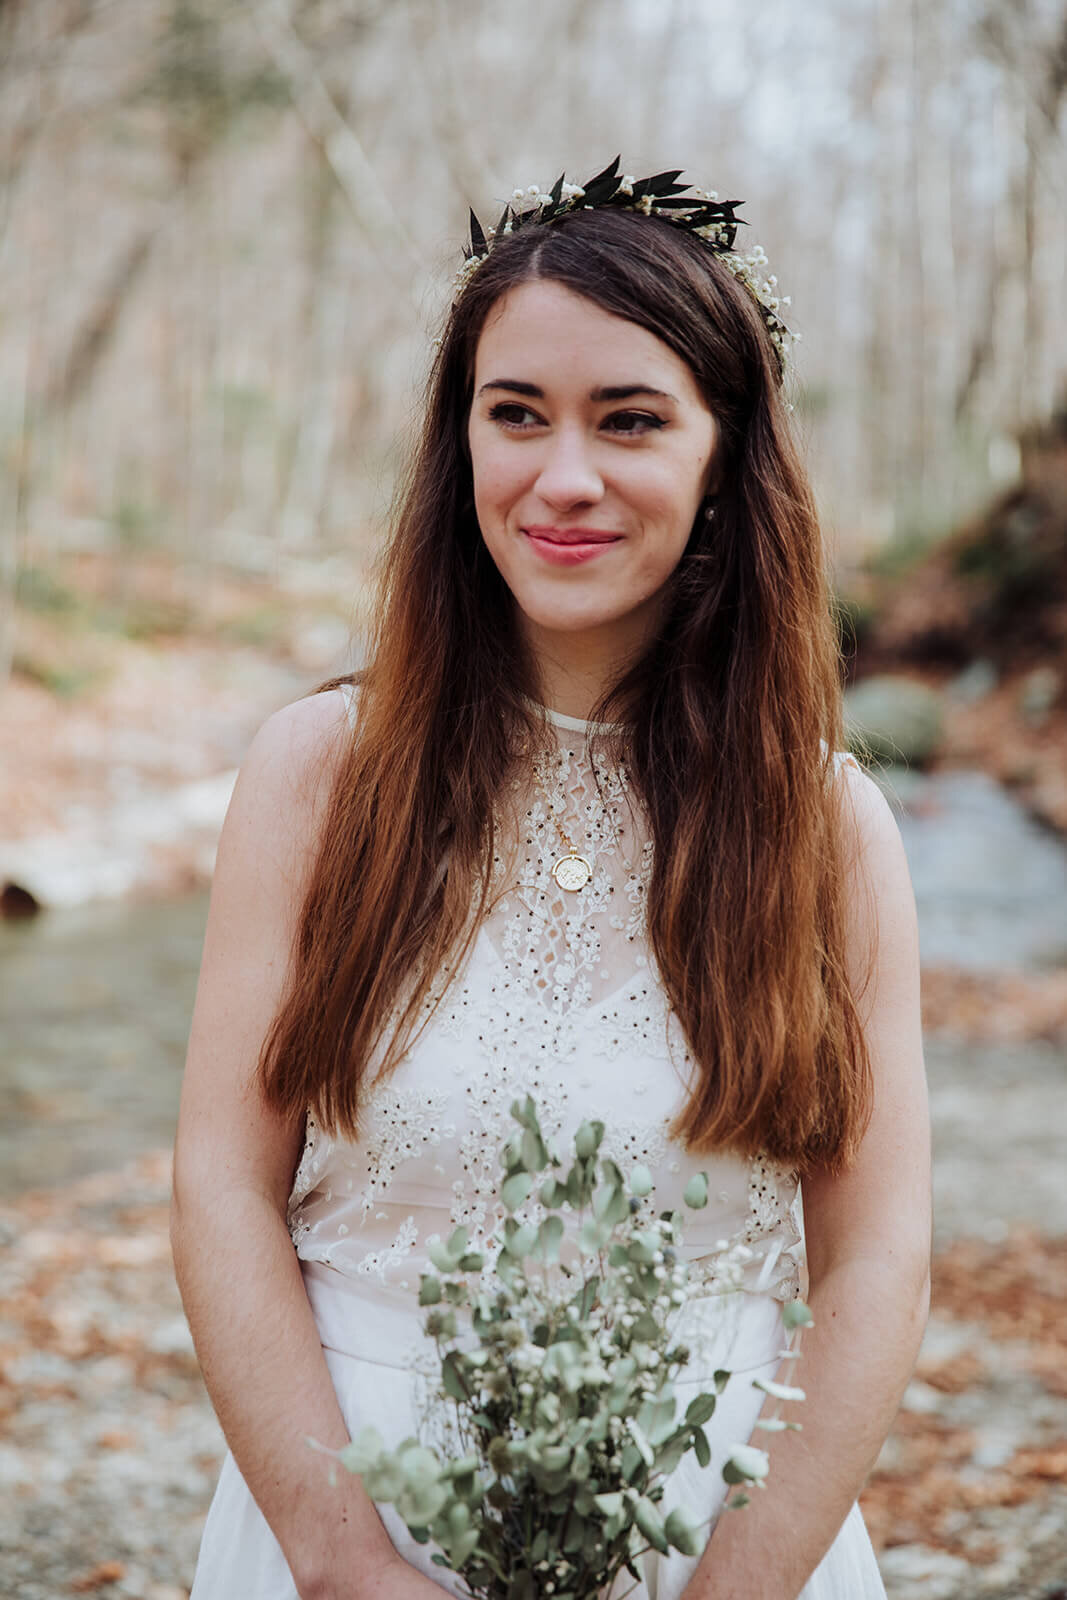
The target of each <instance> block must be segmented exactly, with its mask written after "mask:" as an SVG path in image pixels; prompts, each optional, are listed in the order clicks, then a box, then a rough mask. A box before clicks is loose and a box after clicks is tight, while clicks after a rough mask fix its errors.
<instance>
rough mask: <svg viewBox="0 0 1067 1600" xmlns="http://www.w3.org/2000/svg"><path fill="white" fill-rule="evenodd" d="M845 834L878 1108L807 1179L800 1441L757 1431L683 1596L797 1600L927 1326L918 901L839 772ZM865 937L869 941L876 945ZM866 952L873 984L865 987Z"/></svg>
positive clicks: (882, 833)
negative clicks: (765, 1464)
mask: <svg viewBox="0 0 1067 1600" xmlns="http://www.w3.org/2000/svg"><path fill="white" fill-rule="evenodd" d="M844 770H845V774H846V775H845V776H844V777H843V780H842V785H841V787H842V790H843V799H844V800H845V801H846V802H847V805H848V809H847V810H846V815H847V816H850V817H851V819H852V823H853V826H854V836H855V842H856V858H855V862H854V866H853V869H852V872H851V877H850V887H849V905H850V913H849V916H850V927H849V964H850V976H851V978H852V980H853V984H854V992H856V993H857V996H858V1001H859V1007H860V1013H861V1016H862V1018H863V1025H864V1033H865V1037H866V1039H867V1043H868V1047H869V1049H870V1054H871V1062H872V1066H873V1070H874V1113H873V1117H872V1120H871V1123H870V1126H869V1128H868V1131H867V1133H866V1135H865V1137H864V1140H863V1143H862V1146H861V1148H860V1153H859V1156H858V1159H857V1161H856V1163H855V1165H854V1166H853V1167H852V1169H851V1170H850V1171H849V1172H848V1173H847V1174H845V1175H844V1176H842V1177H838V1178H830V1177H828V1176H826V1175H825V1174H821V1175H820V1174H817V1175H814V1176H811V1177H808V1178H805V1180H804V1185H803V1193H804V1224H805V1235H806V1240H807V1255H808V1271H809V1279H810V1289H809V1293H808V1301H807V1303H808V1305H809V1306H810V1308H811V1312H812V1316H813V1318H814V1327H812V1328H810V1329H808V1330H807V1331H805V1333H804V1335H803V1339H802V1342H801V1355H800V1359H799V1361H797V1362H790V1363H788V1370H785V1371H780V1372H779V1378H780V1379H781V1380H782V1381H783V1382H785V1383H793V1384H796V1385H797V1386H798V1387H800V1388H802V1389H803V1390H804V1392H805V1395H806V1399H805V1400H804V1401H802V1402H799V1403H797V1404H795V1405H789V1404H787V1405H785V1406H784V1407H783V1408H782V1415H783V1417H785V1418H787V1419H789V1420H792V1421H796V1422H799V1423H801V1425H802V1429H803V1431H802V1432H801V1433H793V1432H785V1433H777V1434H773V1433H771V1434H765V1433H764V1434H761V1433H758V1432H757V1434H756V1435H755V1437H754V1442H759V1443H760V1444H761V1445H765V1447H766V1448H767V1451H768V1454H769V1456H770V1461H771V1469H770V1476H769V1479H768V1483H767V1488H766V1491H765V1492H764V1493H759V1492H754V1493H753V1494H752V1496H751V1503H750V1505H749V1506H748V1507H747V1508H746V1509H744V1510H742V1511H732V1510H725V1509H724V1511H723V1513H722V1515H721V1516H720V1518H719V1521H718V1523H717V1525H716V1528H715V1532H714V1535H713V1537H712V1539H711V1541H710V1543H709V1545H708V1547H707V1550H706V1551H705V1554H704V1556H703V1557H702V1558H701V1561H700V1564H699V1565H698V1567H697V1570H696V1572H695V1574H694V1576H693V1578H692V1579H691V1581H690V1584H689V1586H688V1587H687V1589H686V1597H687V1600H728V1597H729V1600H736V1597H737V1596H739V1595H744V1597H745V1600H795V1597H796V1596H797V1595H798V1594H799V1593H800V1591H801V1589H802V1588H803V1586H804V1584H805V1583H806V1582H807V1580H808V1578H809V1577H810V1576H811V1574H812V1572H813V1571H814V1569H815V1568H816V1566H817V1565H818V1563H819V1562H820V1560H821V1559H822V1557H823V1556H824V1555H825V1553H826V1551H827V1550H828V1548H829V1546H830V1545H831V1543H832V1542H833V1539H834V1537H835V1535H836V1534H837V1531H838V1529H839V1528H840V1526H841V1523H842V1521H843V1520H844V1518H845V1516H846V1515H847V1513H848V1511H849V1509H850V1507H851V1505H852V1502H853V1501H854V1500H855V1498H856V1496H857V1495H858V1494H859V1492H860V1490H861V1488H862V1487H863V1484H864V1482H865V1480H866V1478H867V1475H868V1473H869V1472H870V1470H871V1468H872V1467H873V1465H874V1462H875V1460H876V1458H877V1456H878V1452H879V1450H880V1449H881V1446H882V1444H883V1442H884V1440H885V1437H886V1434H887V1433H888V1432H889V1429H890V1427H891V1426H892V1422H893V1418H894V1416H895V1415H896V1411H897V1407H898V1406H899V1404H900V1398H901V1395H902V1394H903V1391H904V1388H905V1386H906V1384H907V1382H908V1379H909V1377H910V1375H911V1372H912V1369H913V1367H914V1364H915V1359H916V1356H917V1355H918V1351H919V1345H920V1342H921V1340H922V1334H923V1329H924V1327H925V1325H926V1317H927V1310H928V1304H929V1270H930V1226H931V1224H930V1133H929V1113H928V1103H927V1092H926V1075H925V1070H924V1066H923V1054H922V1035H921V1028H920V1020H919V955H918V934H917V929H916V921H915V902H914V897H913V895H912V891H911V883H910V880H909V877H908V869H907V863H906V861H905V858H904V850H903V846H902V844H901V841H900V833H899V830H898V828H897V825H896V822H895V821H894V819H893V816H892V813H891V812H890V810H889V807H888V805H887V804H886V802H885V799H884V798H883V796H882V795H881V793H880V791H879V790H878V788H877V787H876V785H875V784H874V783H873V782H872V780H871V779H869V778H867V777H865V776H864V775H862V774H861V773H859V772H858V771H856V770H855V769H851V770H850V769H848V768H845V769H844ZM872 941H873V944H872ZM872 948H873V949H874V950H875V952H876V954H875V958H874V964H873V969H872V972H871V979H870V983H869V985H868V987H867V989H866V991H865V992H861V991H862V988H863V978H864V974H865V970H866V966H867V961H868V956H869V953H870V952H871V950H872Z"/></svg>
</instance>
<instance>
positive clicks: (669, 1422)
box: [339, 1097, 810, 1600]
mask: <svg viewBox="0 0 1067 1600" xmlns="http://www.w3.org/2000/svg"><path fill="white" fill-rule="evenodd" d="M511 1110H512V1115H513V1117H514V1118H515V1120H516V1122H517V1124H518V1127H517V1129H516V1131H515V1133H513V1134H512V1135H511V1137H510V1138H509V1139H508V1141H507V1143H506V1144H505V1146H504V1150H503V1152H502V1163H503V1175H502V1179H501V1182H500V1186H499V1196H500V1200H501V1202H502V1205H503V1207H504V1209H505V1210H506V1211H507V1213H508V1214H507V1217H506V1218H505V1220H504V1222H503V1223H502V1225H501V1226H500V1227H499V1229H498V1230H497V1231H496V1233H495V1234H494V1235H491V1236H490V1239H489V1241H488V1245H487V1248H486V1249H485V1250H478V1249H473V1248H472V1247H471V1243H470V1239H469V1236H468V1233H467V1230H466V1229H465V1228H462V1227H461V1228H456V1229H455V1230H454V1231H453V1233H452V1234H451V1236H450V1237H449V1239H448V1240H447V1242H445V1241H442V1240H440V1239H434V1240H429V1241H427V1249H428V1254H429V1256H430V1259H431V1261H432V1263H433V1265H434V1267H435V1268H436V1269H437V1270H436V1273H425V1274H424V1275H423V1277H422V1279H421V1284H420V1291H419V1303H420V1305H422V1306H424V1307H426V1308H427V1313H428V1314H427V1318H426V1331H427V1333H428V1334H429V1335H430V1336H431V1338H432V1339H433V1340H434V1342H435V1344H436V1347H437V1354H438V1358H439V1361H440V1385H441V1386H440V1391H439V1393H438V1396H437V1399H436V1403H435V1406H434V1408H433V1411H432V1416H431V1419H429V1420H432V1421H433V1422H434V1423H436V1424H439V1423H440V1422H441V1419H442V1413H444V1421H445V1427H444V1433H445V1436H446V1438H447V1439H448V1440H449V1448H448V1449H445V1450H441V1451H439V1450H434V1449H430V1448H427V1446H426V1445H424V1444H423V1443H422V1442H420V1440H418V1439H415V1438H410V1439H406V1440H404V1441H403V1443H402V1444H401V1445H400V1446H399V1447H398V1448H397V1449H396V1450H393V1451H390V1450H387V1449H386V1448H385V1446H384V1444H383V1441H382V1439H381V1437H380V1435H378V1434H377V1433H376V1432H375V1431H374V1429H372V1428H366V1429H364V1430H363V1431H362V1432H361V1433H360V1434H359V1435H358V1436H357V1438H356V1439H355V1440H353V1442H352V1443H351V1444H350V1445H348V1446H347V1447H346V1448H345V1449H344V1450H342V1451H341V1452H340V1453H339V1454H340V1459H341V1460H342V1461H343V1463H344V1464H345V1466H347V1467H348V1468H349V1469H350V1470H351V1471H353V1472H357V1473H359V1474H360V1475H361V1476H362V1479H363V1484H364V1487H365V1488H366V1490H367V1491H368V1493H369V1494H370V1495H371V1497H372V1498H373V1499H375V1500H378V1501H385V1502H389V1503H392V1504H393V1505H395V1507H396V1509H397V1511H398V1512H399V1513H400V1515H401V1517H403V1519H404V1521H405V1522H406V1523H407V1525H408V1527H409V1528H410V1530H411V1532H412V1534H413V1536H414V1537H415V1539H416V1540H417V1541H419V1542H420V1543H427V1542H429V1541H430V1540H432V1541H433V1542H434V1543H435V1544H437V1545H438V1546H439V1550H438V1551H437V1552H436V1553H435V1554H434V1555H433V1558H432V1559H433V1560H434V1561H435V1562H436V1563H437V1564H438V1565H440V1566H443V1567H447V1568H450V1569H452V1570H453V1571H455V1572H458V1573H459V1574H460V1575H461V1576H462V1578H463V1580H464V1582H465V1584H466V1586H467V1588H468V1590H469V1592H470V1593H471V1594H472V1595H474V1596H480V1597H482V1600H541V1597H542V1596H554V1597H556V1600H593V1597H595V1596H598V1595H601V1594H604V1593H606V1592H607V1590H608V1588H609V1587H610V1585H611V1584H612V1583H613V1581H614V1579H615V1578H616V1577H617V1575H618V1574H619V1573H620V1572H621V1571H622V1569H623V1568H624V1567H625V1568H626V1569H627V1570H628V1571H629V1572H630V1573H631V1574H632V1575H633V1577H634V1578H635V1579H637V1578H638V1569H637V1566H636V1561H637V1559H638V1557H639V1556H640V1555H642V1554H643V1553H645V1552H646V1551H648V1550H650V1549H651V1550H657V1551H659V1552H660V1553H661V1554H663V1555H666V1554H667V1553H668V1552H669V1551H670V1550H672V1549H673V1550H677V1551H679V1552H680V1553H681V1554H683V1555H686V1556H691V1557H692V1556H696V1555H699V1553H700V1551H701V1549H702V1548H703V1544H704V1536H703V1535H702V1527H701V1525H700V1524H698V1523H696V1522H695V1521H693V1520H692V1519H691V1518H690V1517H689V1516H688V1515H687V1514H686V1513H685V1512H684V1511H682V1510H680V1509H678V1508H674V1509H672V1510H671V1511H670V1512H668V1513H667V1514H664V1512H663V1510H662V1508H661V1502H662V1500H663V1495H664V1489H665V1485H666V1480H667V1477H668V1475H669V1474H670V1473H671V1472H673V1471H674V1469H675V1468H676V1467H677V1466H678V1464H679V1462H680V1461H681V1460H682V1459H683V1457H685V1456H686V1455H687V1454H688V1453H689V1452H690V1451H692V1452H693V1453H694V1454H695V1456H696V1458H697V1461H698V1462H699V1464H700V1465H701V1467H707V1466H708V1465H709V1463H710V1459H711V1446H710V1443H709V1441H708V1437H707V1434H706V1433H705V1431H704V1428H705V1425H706V1424H707V1423H708V1422H709V1421H710V1420H711V1418H712V1416H713V1415H714V1413H715V1408H716V1400H717V1397H718V1395H719V1394H721V1393H722V1390H723V1388H724V1387H725V1385H726V1383H727V1381H728V1380H729V1378H730V1377H731V1374H730V1372H728V1371H726V1370H719V1371H716V1372H715V1373H714V1374H713V1377H712V1386H711V1390H710V1391H709V1392H708V1393H704V1394H700V1395H698V1396H697V1397H696V1398H695V1399H694V1400H692V1401H691V1402H690V1404H689V1406H688V1407H687V1409H686V1411H685V1413H684V1415H682V1416H681V1417H679V1416H677V1415H676V1410H677V1404H676V1398H675V1392H674V1387H673V1385H674V1380H675V1379H676V1377H677V1375H678V1374H679V1372H681V1370H682V1369H683V1368H684V1367H685V1366H686V1365H687V1363H688V1362H689V1360H690V1352H689V1350H688V1349H687V1348H686V1347H685V1345H684V1344H682V1343H681V1342H679V1340H678V1338H677V1337H676V1332H675V1323H676V1320H677V1316H678V1314H679V1312H680V1311H681V1309H682V1307H684V1305H685V1303H686V1299H687V1281H688V1274H687V1269H686V1266H685V1263H684V1261H683V1259H682V1256H681V1253H680V1246H681V1218H680V1216H679V1215H678V1214H677V1213H675V1212H670V1211H665V1212H662V1213H660V1214H659V1215H658V1216H656V1215H654V1214H653V1211H652V1198H651V1197H652V1187H653V1186H652V1176H651V1174H650V1172H649V1171H648V1169H647V1168H646V1167H644V1166H637V1167H635V1168H634V1169H633V1171H632V1173H631V1174H630V1177H629V1179H628V1180H627V1179H625V1178H624V1176H623V1174H622V1172H621V1171H620V1169H619V1167H618V1166H617V1165H616V1163H615V1162H614V1161H612V1160H610V1159H606V1158H603V1157H601V1156H600V1153H599V1152H600V1145H601V1141H602V1139H603V1136H604V1125H603V1123H600V1122H586V1123H583V1124H582V1126H581V1127H580V1128H579V1129H578V1131H577V1133H576V1135H575V1138H574V1161H573V1163H572V1164H571V1166H570V1168H569V1170H568V1171H567V1172H566V1174H565V1175H563V1174H562V1168H561V1163H560V1161H559V1159H558V1157H557V1156H556V1155H555V1154H554V1153H553V1152H552V1151H550V1149H549V1148H548V1146H547V1144H546V1142H545V1139H544V1136H543V1134H542V1131H541V1127H540V1123H539V1120H538V1117H537V1112H536V1108H535V1106H534V1103H533V1101H532V1100H531V1099H530V1098H529V1097H527V1099H526V1100H525V1102H522V1103H520V1102H518V1101H516V1102H515V1104H514V1105H513V1106H512V1108H511ZM707 1198H708V1185H707V1178H706V1175H705V1174H703V1173H700V1174H697V1175H696V1176H694V1177H693V1178H692V1179H691V1180H690V1182H689V1184H688V1186H687V1188H686V1191H685V1195H684V1201H685V1204H686V1206H687V1207H689V1208H690V1209H692V1210H702V1209H703V1208H704V1207H705V1206H706V1205H707ZM565 1215H566V1220H565ZM740 1252H743V1254H742V1253H740ZM749 1254H750V1252H748V1251H744V1250H743V1247H741V1246H738V1245H734V1246H732V1247H731V1246H729V1244H728V1243H727V1241H723V1242H722V1249H721V1251H720V1252H716V1258H715V1266H716V1269H717V1270H716V1278H717V1280H718V1282H719V1283H720V1284H721V1286H722V1290H723V1292H724V1293H726V1292H729V1291H730V1290H731V1289H733V1288H735V1287H736V1286H737V1283H738V1279H739V1274H740V1272H741V1271H742V1270H743V1265H744V1258H745V1257H746V1256H747V1255H749ZM805 1320H806V1321H809V1322H810V1317H809V1316H808V1314H807V1308H806V1307H803V1306H802V1305H801V1304H800V1302H794V1308H793V1309H792V1311H791V1317H790V1321H789V1326H790V1327H793V1326H797V1325H799V1324H800V1323H802V1322H804V1321H805ZM760 1387H762V1388H763V1389H764V1390H765V1391H766V1392H768V1393H772V1394H773V1393H774V1390H775V1386H774V1385H770V1384H768V1383H766V1382H761V1383H760ZM779 1387H780V1386H779ZM799 1393H800V1391H789V1398H794V1397H795V1396H796V1395H797V1394H799ZM781 1426H783V1427H786V1426H788V1427H796V1426H797V1424H795V1423H783V1424H781ZM767 1471H768V1459H767V1456H766V1454H765V1453H764V1452H763V1451H761V1450H758V1449H756V1448H755V1447H753V1446H751V1445H738V1446H735V1447H734V1448H733V1449H732V1450H731V1451H730V1453H729V1454H728V1456H727V1458H726V1460H725V1462H724V1463H723V1466H722V1476H723V1478H724V1479H725V1481H726V1482H727V1483H728V1484H730V1485H738V1486H741V1487H742V1488H743V1487H745V1486H751V1485H756V1486H757V1487H759V1488H762V1487H763V1484H764V1480H765V1478H766V1476H767ZM744 1501H745V1497H744V1496H743V1495H739V1496H737V1497H736V1498H735V1499H734V1500H733V1501H731V1502H730V1503H731V1504H732V1505H741V1504H743V1503H744Z"/></svg>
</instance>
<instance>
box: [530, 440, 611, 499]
mask: <svg viewBox="0 0 1067 1600" xmlns="http://www.w3.org/2000/svg"><path fill="white" fill-rule="evenodd" d="M545 450H546V454H545V456H544V458H543V460H542V463H541V470H540V472H539V473H538V476H537V482H536V484H535V485H534V487H535V490H536V492H537V493H538V494H539V495H540V496H541V498H542V500H545V501H547V502H548V504H549V505H553V506H560V507H565V506H573V505H580V504H589V503H592V502H595V501H597V500H599V499H600V498H601V496H602V495H603V493H604V481H603V479H602V478H601V476H600V473H599V472H598V470H597V467H596V463H595V462H594V461H593V459H592V456H591V453H590V451H589V447H588V445H587V443H586V441H585V439H584V436H583V435H582V434H580V433H579V432H578V431H577V430H574V431H572V430H570V429H561V430H560V431H559V432H558V433H557V434H555V435H554V436H553V437H552V438H550V439H547V440H546V441H545Z"/></svg>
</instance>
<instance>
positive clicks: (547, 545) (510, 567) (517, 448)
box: [469, 281, 718, 658]
mask: <svg viewBox="0 0 1067 1600" xmlns="http://www.w3.org/2000/svg"><path fill="white" fill-rule="evenodd" d="M469 439H470V451H471V460H472V464H473V470H474V498H475V506H476V509H477V514H478V522H479V525H480V527H481V531H482V537H483V538H484V540H485V543H486V546H487V547H488V550H489V552H490V554H491V556H492V558H493V560H494V561H495V563H496V565H497V567H498V568H499V570H500V573H501V575H502V576H503V578H504V581H505V582H506V584H507V586H508V588H509V589H510V590H511V593H512V594H513V596H514V597H515V601H516V603H517V605H518V608H519V613H520V616H521V618H522V619H523V622H524V625H525V627H526V630H527V633H528V636H529V638H530V642H531V643H532V644H533V646H534V648H535V649H536V648H537V647H538V645H541V646H542V647H545V648H551V647H552V645H553V644H555V645H556V647H557V648H558V647H559V646H560V645H562V644H563V640H562V639H561V638H560V636H561V635H571V636H572V637H571V640H570V644H571V646H572V648H573V647H574V646H578V647H579V648H580V646H581V637H580V636H582V635H588V636H589V637H590V642H592V640H593V638H594V637H595V639H596V642H597V645H598V647H599V649H601V650H602V649H603V647H604V646H605V645H608V646H609V647H611V649H612V652H613V653H615V652H616V651H617V653H618V655H619V657H620V658H625V657H626V656H628V655H632V654H633V653H636V652H638V651H640V649H641V648H642V647H643V645H644V644H646V643H647V642H648V640H649V639H650V638H651V637H652V635H653V634H654V632H655V630H656V628H657V626H658V623H659V620H660V614H661V603H662V595H663V590H664V585H665V584H666V582H667V580H668V578H669V577H670V575H671V573H672V572H673V571H674V569H675V567H676V566H677V565H678V562H679V560H680V559H681V556H682V553H683V552H684V550H685V547H686V545H687V543H688V541H689V535H690V533H691V531H692V527H693V522H694V519H695V517H696V516H697V513H698V511H699V509H700V504H701V501H702V500H703V498H704V496H705V495H706V494H707V492H708V490H709V488H710V487H711V485H712V484H713V482H714V480H715V476H716V473H715V457H716V449H717V443H718V427H717V425H716V421H715V418H714V416H713V415H712V413H711V412H710V411H709V409H708V407H707V405H706V404H705V402H704V399H703V397H702V395H701V394H700V391H699V390H698V388H697V385H696V380H695V378H694V376H693V374H692V372H691V371H690V369H689V367H687V366H686V364H685V362H684V361H682V360H681V359H680V357H678V356H677V355H675V353H674V351H673V350H671V349H670V348H669V346H667V345H666V344H664V343H663V341H662V340H660V339H657V338H656V336H655V335H654V334H652V333H649V332H648V330H647V329H645V328H640V327H638V326H637V324H636V323H633V322H627V321H626V320H625V319H624V318H622V317H616V316H613V315H612V314H611V313H610V312H608V311H604V310H602V309H601V307H600V306H598V305H596V304H594V302H593V301H591V300H587V299H585V298H584V296H582V295H579V294H575V293H574V292H573V291H572V290H570V289H565V288H563V286H562V285H561V284H558V283H553V282H547V281H533V282H530V283H524V284H521V285H519V286H518V287H517V288H515V289H512V290H510V291H509V293H508V294H506V295H505V296H504V297H503V298H502V299H501V300H500V301H499V302H498V304H497V305H496V307H495V308H494V309H493V311H492V312H491V313H490V315H489V320H488V321H487V323H486V325H485V328H484V329H483V331H482V335H481V338H480V340H479V343H478V349H477V355H476V359H475V372H474V401H473V404H472V407H471V415H470V423H469Z"/></svg>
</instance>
